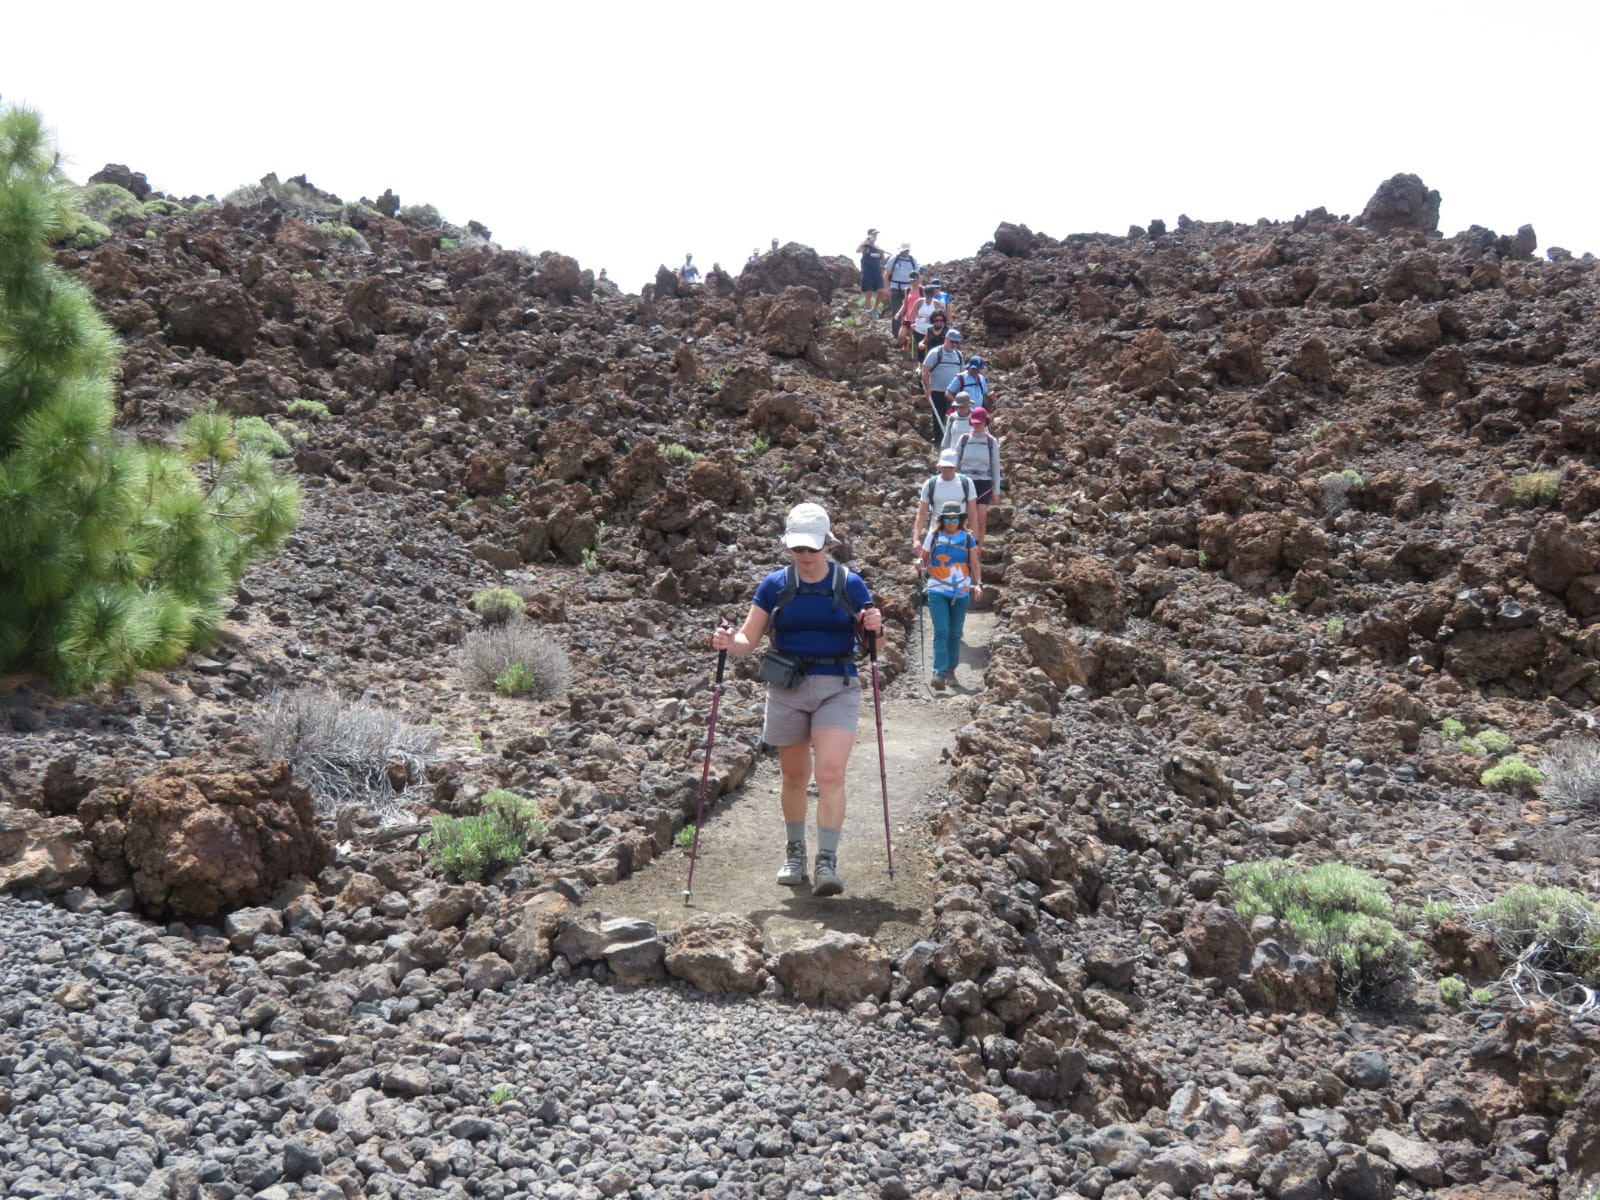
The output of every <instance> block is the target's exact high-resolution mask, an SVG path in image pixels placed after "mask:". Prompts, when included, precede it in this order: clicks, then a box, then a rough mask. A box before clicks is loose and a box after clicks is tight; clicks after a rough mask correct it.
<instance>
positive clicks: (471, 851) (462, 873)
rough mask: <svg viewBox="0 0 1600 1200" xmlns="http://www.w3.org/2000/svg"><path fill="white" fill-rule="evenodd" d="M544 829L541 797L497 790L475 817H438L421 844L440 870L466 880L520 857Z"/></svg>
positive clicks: (485, 799) (513, 864)
mask: <svg viewBox="0 0 1600 1200" xmlns="http://www.w3.org/2000/svg"><path fill="white" fill-rule="evenodd" d="M544 834H545V821H544V816H543V815H542V814H541V813H540V811H539V805H538V803H537V802H536V801H533V800H530V799H528V798H527V797H526V796H522V795H518V794H517V793H516V792H508V791H503V790H500V789H496V790H495V791H492V792H490V793H489V794H488V795H486V796H484V798H483V809H482V811H481V812H480V813H478V814H477V815H476V816H471V817H447V816H438V817H434V818H433V822H432V826H431V828H430V829H429V830H428V832H427V834H426V835H424V837H423V840H422V848H423V850H424V851H425V852H426V853H427V855H428V857H429V859H430V860H431V861H432V862H433V864H434V865H435V866H437V867H439V868H440V869H441V870H444V871H448V872H450V873H451V874H452V875H456V876H459V877H460V878H462V879H483V878H484V877H485V876H487V875H491V874H493V873H494V872H495V871H498V870H499V869H500V868H501V867H509V866H515V865H516V864H517V863H519V862H521V861H522V856H523V855H524V854H526V853H527V852H528V843H529V842H530V841H533V840H535V839H537V838H541V837H543V836H544Z"/></svg>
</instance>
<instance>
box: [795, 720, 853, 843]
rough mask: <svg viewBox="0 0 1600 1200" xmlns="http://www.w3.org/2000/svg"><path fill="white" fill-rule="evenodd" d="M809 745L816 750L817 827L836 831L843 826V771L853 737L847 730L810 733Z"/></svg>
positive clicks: (818, 730)
mask: <svg viewBox="0 0 1600 1200" xmlns="http://www.w3.org/2000/svg"><path fill="white" fill-rule="evenodd" d="M811 744H812V745H813V746H814V747H816V762H815V770H816V776H817V826H818V828H820V829H839V828H841V827H842V826H843V825H844V769H845V767H846V765H847V764H848V763H849V762H850V750H851V748H852V747H853V746H854V745H855V744H856V735H855V734H854V733H853V732H852V731H850V730H848V729H813V730H812V731H811ZM786 778H787V777H786ZM786 811H787V810H786ZM802 811H804V809H802Z"/></svg>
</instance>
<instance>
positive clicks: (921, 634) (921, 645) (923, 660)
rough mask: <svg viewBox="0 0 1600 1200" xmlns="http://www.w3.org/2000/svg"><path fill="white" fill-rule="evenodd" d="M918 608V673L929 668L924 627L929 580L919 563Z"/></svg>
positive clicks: (926, 636)
mask: <svg viewBox="0 0 1600 1200" xmlns="http://www.w3.org/2000/svg"><path fill="white" fill-rule="evenodd" d="M913 603H914V604H915V605H916V608H917V674H918V675H921V674H922V672H924V671H926V670H927V669H928V634H927V630H926V629H924V628H923V624H922V613H923V610H924V609H926V608H927V607H928V582H927V580H925V579H924V578H923V577H922V565H921V564H920V563H919V564H917V595H916V599H915V600H914V601H913Z"/></svg>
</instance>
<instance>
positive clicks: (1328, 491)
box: [1317, 467, 1367, 517]
mask: <svg viewBox="0 0 1600 1200" xmlns="http://www.w3.org/2000/svg"><path fill="white" fill-rule="evenodd" d="M1317 483H1318V484H1320V485H1321V487H1322V510H1323V512H1325V513H1327V514H1328V515H1329V516H1330V517H1332V516H1336V515H1338V514H1339V513H1342V512H1344V510H1345V509H1347V508H1349V507H1350V503H1351V501H1350V493H1351V492H1359V491H1360V490H1361V489H1362V488H1364V487H1366V486H1367V481H1366V480H1365V479H1363V478H1362V477H1361V472H1359V471H1352V470H1350V469H1349V468H1348V467H1346V468H1345V469H1344V470H1342V471H1329V472H1328V473H1327V474H1326V475H1323V476H1322V477H1321V478H1319V479H1318V480H1317Z"/></svg>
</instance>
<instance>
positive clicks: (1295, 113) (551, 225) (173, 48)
mask: <svg viewBox="0 0 1600 1200" xmlns="http://www.w3.org/2000/svg"><path fill="white" fill-rule="evenodd" d="M5 26H6V29H5V38H4V41H3V43H0V97H3V98H4V100H5V101H10V102H16V101H21V102H25V103H28V104H31V105H34V106H35V107H37V108H39V109H41V110H42V111H43V113H44V115H45V118H46V120H47V121H48V122H49V123H50V124H51V125H52V126H53V127H54V128H55V129H56V131H57V133H58V135H59V141H60V145H61V148H62V150H63V151H64V152H65V153H66V155H67V156H68V158H69V168H68V173H69V174H70V175H72V177H73V178H75V179H77V180H78V181H79V182H82V180H83V179H84V178H85V177H86V176H88V175H89V174H92V173H93V172H94V171H96V170H97V169H99V167H100V166H101V165H102V164H104V163H106V162H120V163H125V164H127V165H128V166H130V167H132V168H133V169H135V170H140V171H144V172H145V173H146V174H147V175H148V176H149V178H150V182H151V184H152V185H153V186H154V187H156V188H158V189H160V190H163V191H166V192H170V193H172V194H174V195H179V196H183V195H189V194H201V195H204V194H207V193H215V194H217V195H219V196H220V195H223V194H225V193H227V192H228V191H230V190H231V189H233V188H234V187H236V186H238V185H239V184H242V183H246V182H250V181H253V180H255V179H257V178H259V177H260V176H261V175H263V174H265V173H267V172H269V171H275V172H277V174H278V175H279V176H280V177H284V178H287V177H288V176H291V175H297V174H302V173H303V174H305V175H307V176H308V177H309V178H310V179H311V181H312V182H313V183H315V184H317V185H318V186H319V187H322V188H324V189H326V190H328V191H332V192H336V193H338V194H339V195H340V196H342V197H343V198H345V199H347V200H354V199H356V198H358V197H360V196H362V195H366V196H369V197H376V196H377V195H378V194H379V193H380V192H382V191H383V190H384V188H386V187H390V188H393V189H394V190H395V192H396V193H398V194H399V196H400V198H401V201H402V202H403V203H408V204H410V203H420V202H429V203H432V204H434V205H437V206H438V208H439V209H440V210H441V211H442V212H443V213H444V215H445V217H446V218H447V219H449V220H451V221H453V222H455V223H457V224H462V225H464V224H465V223H466V222H467V220H468V219H469V218H471V219H476V220H479V221H482V222H483V223H484V224H486V225H488V226H489V227H490V229H492V230H493V232H494V237H495V240H496V241H498V242H500V243H501V244H502V245H505V246H507V247H518V246H521V247H525V248H527V249H529V250H533V251H539V250H544V249H554V250H560V251H563V252H564V253H567V254H571V255H574V256H575V257H577V259H578V260H579V261H580V262H581V263H582V264H583V265H584V266H585V267H590V268H593V269H596V270H598V269H599V268H600V267H602V266H603V267H608V268H609V269H610V273H611V276H612V278H614V279H615V280H616V281H617V282H618V283H619V284H621V285H622V286H623V287H624V288H626V289H628V290H637V288H638V287H639V286H640V285H641V284H643V283H645V282H647V281H649V280H650V279H652V278H653V277H654V274H655V268H656V266H657V265H658V264H660V263H666V264H667V265H669V266H676V265H677V264H679V263H680V262H681V261H682V256H683V254H684V252H685V251H686V250H687V251H692V252H693V253H694V255H695V261H696V262H697V263H699V264H700V265H701V266H702V267H708V266H710V265H711V263H712V262H713V261H714V260H719V259H720V260H721V262H722V263H723V264H724V265H725V266H727V267H729V268H731V269H735V270H736V269H737V268H738V266H739V265H741V264H742V263H743V261H744V259H745V257H746V256H747V255H748V254H749V252H750V250H751V248H752V247H754V246H756V245H758V244H759V245H761V246H763V247H764V246H766V244H767V243H768V241H769V240H770V239H771V238H772V237H773V236H777V237H778V238H780V239H781V240H783V241H790V240H795V241H800V242H804V243H807V244H809V245H812V246H815V247H816V248H817V249H818V250H819V251H821V252H823V253H837V254H849V253H851V252H852V250H853V249H854V247H855V246H856V245H857V244H858V243H859V242H860V240H861V236H862V234H863V233H864V232H865V230H866V228H867V227H868V226H869V225H870V226H876V227H878V228H879V229H881V230H882V234H881V237H880V241H881V242H882V243H883V244H884V245H886V246H888V247H889V248H890V249H891V250H892V249H893V248H894V246H895V245H897V244H898V243H899V242H901V241H910V242H911V243H912V247H913V252H914V253H915V254H916V255H917V257H918V258H920V259H922V260H923V261H925V262H929V261H937V260H945V259H951V258H960V257H966V256H968V255H971V254H973V253H974V252H975V251H976V250H977V249H978V247H979V246H980V245H982V243H984V242H985V241H987V240H989V238H990V237H991V236H992V234H993V232H994V227H995V225H996V224H998V223H999V222H1000V221H1002V220H1007V221H1015V222H1019V223H1023V224H1027V225H1029V226H1031V227H1032V228H1033V229H1035V230H1041V231H1043V232H1046V233H1049V234H1051V235H1053V236H1056V237H1063V236H1065V235H1066V234H1069V233H1079V232H1089V231H1096V230H1098V231H1103V232H1108V233H1118V234H1120V233H1124V232H1126V230H1127V227H1128V226H1129V225H1130V224H1140V225H1143V224H1146V223H1147V222H1148V221H1149V220H1150V219H1151V218H1154V217H1161V218H1163V219H1165V220H1166V221H1167V222H1168V223H1169V224H1172V223H1173V222H1174V221H1175V219H1176V218H1177V216H1178V214H1179V213H1187V214H1188V215H1189V216H1191V217H1194V218H1196V219H1198V220H1225V219H1226V220H1236V221H1252V220H1255V219H1256V218H1257V217H1269V218H1272V219H1275V220H1276V219H1287V218H1290V217H1293V216H1294V215H1295V214H1297V213H1300V212H1303V211H1305V210H1306V209H1308V208H1315V207H1317V206H1318V205H1322V206H1325V207H1327V208H1328V209H1329V210H1330V211H1332V212H1334V213H1355V212H1359V211H1360V209H1361V207H1362V206H1363V205H1364V204H1365V203H1366V200H1367V198H1368V197H1369V196H1370V195H1371V193H1372V191H1373V189H1374V188H1375V187H1376V186H1377V184H1378V183H1379V182H1380V181H1381V180H1383V179H1386V178H1387V177H1388V176H1390V175H1392V174H1394V173H1395V172H1397V171H1410V172H1414V173H1416V174H1418V175H1421V176H1422V178H1423V179H1424V180H1425V181H1426V182H1427V184H1428V186H1430V187H1433V188H1437V189H1438V190H1439V191H1440V193H1441V194H1442V196H1443V200H1444V203H1443V209H1442V218H1441V226H1442V228H1443V229H1444V231H1445V232H1446V233H1454V232H1456V231H1457V230H1460V229H1464V228H1466V227H1467V226H1469V225H1473V224H1477V225H1485V226H1488V227H1490V228H1492V229H1495V230H1497V231H1498V232H1501V233H1510V232H1513V231H1514V230H1515V229H1516V227H1517V226H1518V225H1520V224H1523V223H1525V222H1526V223H1532V224H1533V225H1534V227H1535V229H1536V230H1537V231H1538V235H1539V243H1540V247H1541V250H1542V249H1544V248H1547V247H1549V246H1551V245H1561V246H1565V247H1566V248H1567V249H1569V250H1572V251H1573V252H1575V253H1582V252H1583V251H1585V250H1594V251H1597V252H1600V217H1597V216H1596V213H1597V211H1600V209H1597V205H1596V195H1597V191H1600V188H1597V184H1600V156H1596V155H1595V154H1594V152H1593V147H1592V140H1593V131H1592V124H1593V122H1592V119H1590V120H1584V119H1583V118H1582V114H1584V113H1586V112H1587V113H1590V114H1592V113H1593V112H1594V108H1595V105H1594V102H1593V97H1592V94H1591V87H1590V78H1589V76H1588V71H1587V69H1586V68H1583V67H1582V66H1581V65H1580V64H1581V61H1582V58H1581V55H1582V53H1583V52H1585V51H1586V50H1592V49H1593V47H1594V46H1595V45H1597V44H1600V5H1597V4H1595V3H1592V0H1591V2H1588V3H1579V2H1577V0H1573V2H1572V3H1558V2H1554V0H1525V2H1523V3H1520V4H1507V3H1486V2H1474V0H1465V2H1457V3H1450V4H1445V3H1437V4H1422V3H1412V2H1411V0H1387V2H1386V3H1375V2H1373V0H1341V2H1340V3H1338V4H1318V5H1309V4H1297V3H1292V2H1289V0H1273V2H1262V3H1255V2H1248V0H1232V2H1219V3H1205V2H1204V0H1189V2H1171V0H1139V2H1136V3H1109V2H1108V3H1100V2H1095V3H1078V4H1069V3H1064V2H1061V0H1055V2H1053V3H1038V4H1025V3H1020V2H1018V0H986V2H984V3H964V4H951V3H943V2H941V0H931V2H926V3H916V4H910V5H907V4H893V5H890V4H880V3H876V2H875V0H856V2H845V0H809V2H808V3H806V4H804V5H790V6H778V5H765V4H759V3H751V2H749V0H741V2H724V0H706V2H703V3H697V2H695V0H680V2H679V3H675V4H658V5H644V4H634V3H627V4H622V3H610V4H607V3H589V4H584V3H581V2H573V3H566V4H561V5H554V4H550V3H548V0H535V2H534V3H531V4H520V5H512V4H509V3H508V4H489V3H483V2H481V0H456V2H455V3H450V4H445V3H431V4H413V3H409V2H406V0H400V2H397V3H389V4H386V5H380V6H370V5H360V6H357V5H336V4H329V3H322V4H315V5H313V4H305V3H300V2H298V0H281V2H279V3H275V4H272V5H249V6H244V5H240V6H235V5H226V4H218V3H215V0H211V2H209V3H205V4H199V3H193V2H192V0H178V2H163V3H160V4H157V5H145V6H134V5H128V4H126V3H125V0H123V2H120V3H115V4H112V3H105V2H104V0H80V3H77V4H74V5H73V6H72V8H71V16H70V19H69V18H66V17H63V16H62V14H61V13H60V12H57V11H55V10H53V9H49V8H47V6H44V5H38V4H30V5H26V6H21V7H18V8H17V10H16V11H8V12H7V14H6V18H5Z"/></svg>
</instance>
